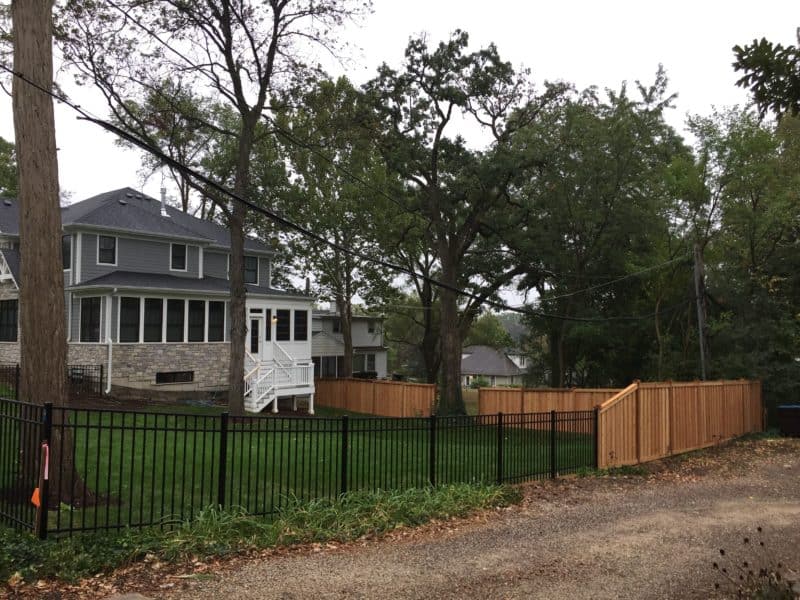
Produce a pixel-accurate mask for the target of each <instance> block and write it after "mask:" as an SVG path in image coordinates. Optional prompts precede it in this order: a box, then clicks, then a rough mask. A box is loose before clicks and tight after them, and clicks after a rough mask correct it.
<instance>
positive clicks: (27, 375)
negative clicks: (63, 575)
mask: <svg viewBox="0 0 800 600" xmlns="http://www.w3.org/2000/svg"><path fill="white" fill-rule="evenodd" d="M52 6H53V3H52V0H38V1H34V0H26V1H21V0H16V1H15V2H13V3H12V19H13V27H14V36H13V37H14V71H15V72H16V73H21V74H22V75H23V76H24V77H25V78H26V79H27V80H30V81H31V82H32V84H31V83H28V82H27V81H23V80H22V79H21V78H19V77H15V78H14V81H13V110H14V132H15V142H16V152H17V164H18V167H17V168H18V175H19V221H20V222H19V232H20V261H21V272H22V276H21V281H20V282H19V283H20V300H19V304H20V307H19V309H20V310H19V314H20V382H19V383H20V385H19V388H20V389H19V397H20V399H22V400H24V401H27V402H31V403H35V404H44V403H45V402H52V403H53V405H54V406H56V407H63V406H65V405H66V404H67V403H68V396H67V386H66V377H65V373H66V362H67V335H66V318H65V315H66V311H65V303H64V274H63V271H62V268H61V264H62V263H61V236H62V229H61V208H60V205H59V192H58V158H57V154H56V139H55V120H54V117H53V101H52V98H51V97H50V96H48V95H47V94H46V93H45V92H44V91H42V89H44V90H51V89H52V82H53V56H52V33H53V31H52ZM34 86H39V87H41V88H42V89H37V87H34ZM54 412H55V414H54V417H55V418H54V427H53V432H54V435H53V438H54V439H51V440H49V441H50V442H51V446H53V447H54V448H55V451H56V453H54V454H53V455H52V462H53V465H55V466H58V468H53V469H51V471H50V489H51V501H54V502H55V505H56V506H57V505H58V502H60V501H64V502H67V503H72V502H73V499H74V498H75V497H76V496H77V495H78V494H80V495H81V496H83V497H85V498H87V503H88V498H89V496H90V494H87V490H86V488H85V486H84V484H83V481H82V479H81V478H80V476H79V475H78V474H77V473H76V471H75V467H74V462H73V454H74V452H73V441H72V438H71V436H69V435H63V436H62V435H58V432H59V431H60V428H59V427H58V425H59V424H60V421H61V419H62V418H63V411H61V410H58V409H56V410H55V411H54ZM37 445H38V444H37ZM21 450H22V451H23V453H25V452H27V453H28V454H31V453H38V451H39V450H38V447H37V448H31V444H30V443H28V442H25V441H23V442H22V443H21ZM36 464H37V461H36V459H35V457H34V456H30V457H27V456H23V457H22V465H23V470H25V469H26V465H28V467H27V468H28V469H32V468H34V466H35V465H36ZM23 476H24V477H25V482H29V481H37V480H38V473H23ZM31 477H33V479H30V478H31ZM67 478H69V481H70V485H69V488H70V489H66V488H67V486H66V485H62V483H61V482H62V481H63V480H66V479H67ZM59 489H61V490H62V493H61V495H62V497H61V498H58V497H53V494H56V495H57V494H58V490H59Z"/></svg>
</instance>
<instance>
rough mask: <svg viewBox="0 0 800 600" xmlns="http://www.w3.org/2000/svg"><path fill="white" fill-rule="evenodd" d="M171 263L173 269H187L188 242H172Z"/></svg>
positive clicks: (170, 266)
mask: <svg viewBox="0 0 800 600" xmlns="http://www.w3.org/2000/svg"><path fill="white" fill-rule="evenodd" d="M169 246H170V255H171V256H170V263H169V268H170V270H172V271H185V270H186V244H170V245H169Z"/></svg>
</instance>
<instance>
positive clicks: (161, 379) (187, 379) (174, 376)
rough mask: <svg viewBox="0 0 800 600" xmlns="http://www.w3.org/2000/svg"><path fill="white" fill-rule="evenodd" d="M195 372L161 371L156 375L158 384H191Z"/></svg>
mask: <svg viewBox="0 0 800 600" xmlns="http://www.w3.org/2000/svg"><path fill="white" fill-rule="evenodd" d="M192 381H194V371H161V372H159V373H156V383H191V382H192Z"/></svg>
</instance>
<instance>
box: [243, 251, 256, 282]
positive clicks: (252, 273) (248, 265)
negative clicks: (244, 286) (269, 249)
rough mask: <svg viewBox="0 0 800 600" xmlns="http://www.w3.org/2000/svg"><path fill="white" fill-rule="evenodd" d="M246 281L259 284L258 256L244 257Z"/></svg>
mask: <svg viewBox="0 0 800 600" xmlns="http://www.w3.org/2000/svg"><path fill="white" fill-rule="evenodd" d="M244 282H245V283H252V284H253V285H258V257H257V256H245V257H244Z"/></svg>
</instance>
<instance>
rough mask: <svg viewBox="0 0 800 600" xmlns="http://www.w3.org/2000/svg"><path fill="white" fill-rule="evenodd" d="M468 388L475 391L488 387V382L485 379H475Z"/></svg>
mask: <svg viewBox="0 0 800 600" xmlns="http://www.w3.org/2000/svg"><path fill="white" fill-rule="evenodd" d="M469 387H471V388H472V389H473V390H477V389H478V388H482V387H489V380H488V379H486V377H475V378H474V379H473V380H472V381H470V382H469Z"/></svg>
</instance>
